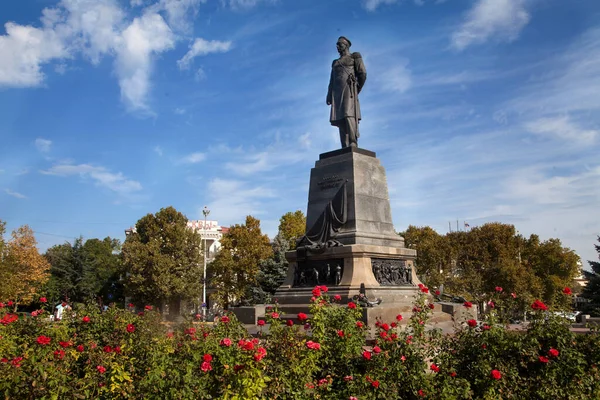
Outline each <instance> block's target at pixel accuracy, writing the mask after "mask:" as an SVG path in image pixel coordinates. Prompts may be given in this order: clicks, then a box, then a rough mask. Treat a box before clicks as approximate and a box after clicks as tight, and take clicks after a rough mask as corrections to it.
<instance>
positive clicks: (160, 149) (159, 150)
mask: <svg viewBox="0 0 600 400" xmlns="http://www.w3.org/2000/svg"><path fill="white" fill-rule="evenodd" d="M153 150H154V152H155V153H156V154H158V155H159V156H160V157H162V155H163V149H162V147H160V146H154V149H153Z"/></svg>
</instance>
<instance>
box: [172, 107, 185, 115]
mask: <svg viewBox="0 0 600 400" xmlns="http://www.w3.org/2000/svg"><path fill="white" fill-rule="evenodd" d="M173 112H174V113H175V114H177V115H183V114H185V108H180V107H176V108H175V109H174V110H173Z"/></svg>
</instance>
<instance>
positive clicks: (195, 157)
mask: <svg viewBox="0 0 600 400" xmlns="http://www.w3.org/2000/svg"><path fill="white" fill-rule="evenodd" d="M205 159H206V154H204V153H201V152H195V153H191V154H188V155H187V156H185V157H182V158H181V160H180V162H181V163H184V164H197V163H199V162H202V161H204V160H205Z"/></svg>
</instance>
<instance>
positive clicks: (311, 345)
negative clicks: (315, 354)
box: [306, 340, 321, 350]
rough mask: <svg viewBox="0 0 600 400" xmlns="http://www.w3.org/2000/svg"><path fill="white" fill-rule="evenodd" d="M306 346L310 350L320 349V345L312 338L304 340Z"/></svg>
mask: <svg viewBox="0 0 600 400" xmlns="http://www.w3.org/2000/svg"><path fill="white" fill-rule="evenodd" d="M306 347H308V348H309V349H311V350H321V345H320V344H319V343H316V342H313V341H312V340H309V341H308V342H306Z"/></svg>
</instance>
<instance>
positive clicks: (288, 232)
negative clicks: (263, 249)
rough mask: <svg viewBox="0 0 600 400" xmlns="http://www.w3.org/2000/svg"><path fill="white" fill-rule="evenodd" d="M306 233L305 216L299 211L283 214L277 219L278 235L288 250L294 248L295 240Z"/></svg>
mask: <svg viewBox="0 0 600 400" xmlns="http://www.w3.org/2000/svg"><path fill="white" fill-rule="evenodd" d="M305 232H306V216H304V213H303V212H302V211H300V210H297V211H295V212H291V211H290V212H288V213H285V214H284V215H283V216H282V217H281V218H280V219H279V235H281V238H282V239H285V240H286V241H287V242H288V243H289V249H290V250H294V249H295V248H296V240H298V239H299V238H301V237H302V236H303V235H304V233H305Z"/></svg>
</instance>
